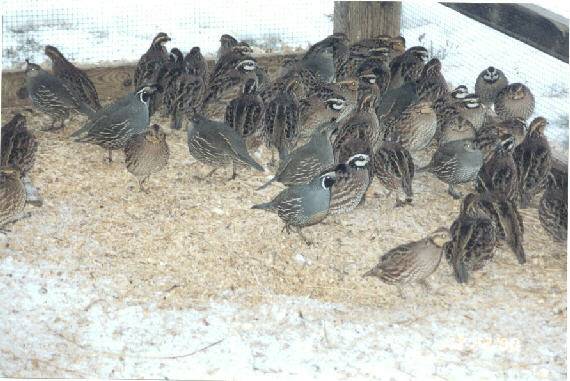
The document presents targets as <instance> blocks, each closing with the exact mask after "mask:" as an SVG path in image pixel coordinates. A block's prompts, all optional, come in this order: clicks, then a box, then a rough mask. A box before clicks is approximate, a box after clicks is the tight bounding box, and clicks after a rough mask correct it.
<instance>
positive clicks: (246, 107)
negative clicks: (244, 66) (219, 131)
mask: <svg viewBox="0 0 570 381" xmlns="http://www.w3.org/2000/svg"><path fill="white" fill-rule="evenodd" d="M264 113H265V105H264V104H263V100H262V99H261V96H259V94H258V93H257V79H255V78H250V79H248V80H247V81H246V82H245V85H244V86H243V94H242V95H240V96H239V97H238V98H236V99H234V100H232V101H231V102H230V103H229V104H228V107H227V108H226V117H225V119H226V123H227V124H228V125H229V126H230V127H231V128H233V129H234V130H235V131H237V132H238V133H239V134H240V135H241V137H242V138H244V139H248V138H250V137H252V136H254V134H258V133H261V129H262V127H263V115H264Z"/></svg>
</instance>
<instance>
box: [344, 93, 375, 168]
mask: <svg viewBox="0 0 570 381" xmlns="http://www.w3.org/2000/svg"><path fill="white" fill-rule="evenodd" d="M375 101H376V94H374V93H373V92H371V93H368V94H365V95H363V96H361V97H360V99H359V101H358V105H357V108H356V109H355V110H354V112H353V113H352V114H351V115H350V116H347V117H346V118H345V119H343V120H342V121H340V125H339V129H338V132H337V134H336V137H335V139H334V141H333V152H334V154H335V162H337V163H342V162H346V161H347V160H348V159H349V158H350V157H352V156H353V155H356V154H357V153H363V154H366V155H369V156H370V155H372V152H373V150H374V148H375V147H376V146H377V145H378V144H379V142H380V125H379V122H378V117H377V116H376V112H375V111H374V102H375Z"/></svg>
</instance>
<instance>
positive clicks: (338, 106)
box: [332, 103, 344, 110]
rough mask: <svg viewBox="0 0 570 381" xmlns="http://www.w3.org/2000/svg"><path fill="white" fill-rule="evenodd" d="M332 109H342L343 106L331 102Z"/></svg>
mask: <svg viewBox="0 0 570 381" xmlns="http://www.w3.org/2000/svg"><path fill="white" fill-rule="evenodd" d="M332 108H333V110H342V109H343V108H344V105H343V104H338V103H333V105H332Z"/></svg>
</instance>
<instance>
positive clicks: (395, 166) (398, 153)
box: [372, 142, 415, 206]
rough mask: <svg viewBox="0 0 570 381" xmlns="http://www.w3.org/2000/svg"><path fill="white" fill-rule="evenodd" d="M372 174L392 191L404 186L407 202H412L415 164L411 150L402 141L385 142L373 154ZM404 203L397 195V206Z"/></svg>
mask: <svg viewBox="0 0 570 381" xmlns="http://www.w3.org/2000/svg"><path fill="white" fill-rule="evenodd" d="M372 174H373V176H375V177H376V178H378V180H379V181H380V183H381V184H382V185H383V186H384V187H385V188H386V189H388V191H389V192H390V193H392V192H393V191H396V190H398V189H399V188H402V190H403V191H404V194H405V195H406V203H408V204H409V203H411V202H412V198H413V196H414V192H413V189H412V179H413V178H414V174H415V165H414V161H413V159H412V155H411V154H410V152H409V151H408V150H407V149H405V148H404V147H403V146H402V145H401V144H400V143H396V142H384V143H382V144H381V145H380V146H379V147H378V149H377V150H376V152H374V155H373V156H372ZM401 205H404V203H403V202H402V201H401V200H400V198H399V197H396V206H401Z"/></svg>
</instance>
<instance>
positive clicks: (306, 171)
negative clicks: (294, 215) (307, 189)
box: [258, 122, 338, 190]
mask: <svg viewBox="0 0 570 381" xmlns="http://www.w3.org/2000/svg"><path fill="white" fill-rule="evenodd" d="M337 128H338V125H337V124H336V123H335V122H325V123H322V124H321V125H319V126H318V127H317V128H316V130H315V131H314V132H313V134H312V135H311V139H310V140H309V142H308V143H307V144H305V145H303V146H300V147H298V148H297V149H295V150H294V151H292V152H291V153H290V154H289V155H287V156H286V157H285V158H284V159H282V160H281V161H280V162H279V167H278V169H277V173H275V176H274V177H273V178H272V179H271V180H269V181H268V182H267V183H265V184H264V185H262V186H261V187H259V188H258V190H259V189H263V188H265V187H267V186H268V185H269V184H271V183H272V182H274V181H277V182H280V183H282V184H284V185H294V184H306V183H308V182H309V181H311V180H312V179H313V178H314V177H315V176H316V175H318V174H319V173H322V172H323V171H324V170H325V169H327V168H329V167H331V166H332V165H333V163H334V156H333V149H332V145H331V142H330V139H331V135H332V134H333V133H334V132H336V130H337Z"/></svg>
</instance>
